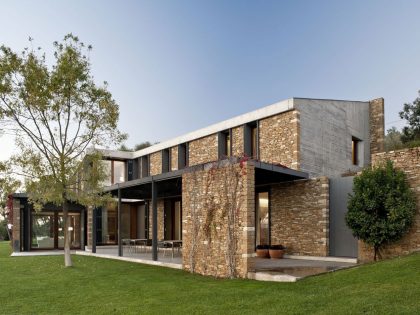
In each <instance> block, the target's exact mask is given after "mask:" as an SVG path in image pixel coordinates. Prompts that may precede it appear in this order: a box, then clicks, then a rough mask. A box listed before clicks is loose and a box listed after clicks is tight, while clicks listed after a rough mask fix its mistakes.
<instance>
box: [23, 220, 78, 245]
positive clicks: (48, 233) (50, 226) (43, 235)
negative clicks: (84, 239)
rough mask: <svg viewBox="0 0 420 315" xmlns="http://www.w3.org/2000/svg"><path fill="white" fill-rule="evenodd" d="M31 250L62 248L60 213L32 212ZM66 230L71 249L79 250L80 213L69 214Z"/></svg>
mask: <svg viewBox="0 0 420 315" xmlns="http://www.w3.org/2000/svg"><path fill="white" fill-rule="evenodd" d="M31 220H32V223H31V230H32V231H31V234H32V241H31V249H62V248H64V220H63V214H62V212H39V213H36V212H32V219H31ZM69 221H70V226H69V229H68V232H69V237H70V247H71V248H81V232H82V230H81V218H80V213H76V212H75V213H69Z"/></svg>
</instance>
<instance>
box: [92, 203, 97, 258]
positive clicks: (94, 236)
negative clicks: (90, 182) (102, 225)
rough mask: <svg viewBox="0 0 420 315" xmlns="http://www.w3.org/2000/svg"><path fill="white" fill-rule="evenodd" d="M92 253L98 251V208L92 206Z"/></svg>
mask: <svg viewBox="0 0 420 315" xmlns="http://www.w3.org/2000/svg"><path fill="white" fill-rule="evenodd" d="M92 253H96V208H92Z"/></svg>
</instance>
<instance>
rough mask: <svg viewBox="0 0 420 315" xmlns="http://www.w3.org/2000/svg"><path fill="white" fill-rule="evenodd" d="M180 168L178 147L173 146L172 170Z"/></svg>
mask: <svg viewBox="0 0 420 315" xmlns="http://www.w3.org/2000/svg"><path fill="white" fill-rule="evenodd" d="M177 169H178V147H177V146H176V147H172V148H171V167H170V170H171V171H176V170H177Z"/></svg>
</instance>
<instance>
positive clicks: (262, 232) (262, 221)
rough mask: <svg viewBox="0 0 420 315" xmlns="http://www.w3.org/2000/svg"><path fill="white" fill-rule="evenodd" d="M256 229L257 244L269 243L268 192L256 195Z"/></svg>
mask: <svg viewBox="0 0 420 315" xmlns="http://www.w3.org/2000/svg"><path fill="white" fill-rule="evenodd" d="M257 198H258V199H257V218H256V219H257V220H256V223H257V230H256V242H257V245H269V242H270V234H269V233H270V230H269V223H270V222H269V207H268V203H269V202H268V192H260V193H258V196H257Z"/></svg>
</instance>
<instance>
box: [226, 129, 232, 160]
mask: <svg viewBox="0 0 420 315" xmlns="http://www.w3.org/2000/svg"><path fill="white" fill-rule="evenodd" d="M225 148H226V156H231V152H230V133H229V132H228V133H226V137H225Z"/></svg>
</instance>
